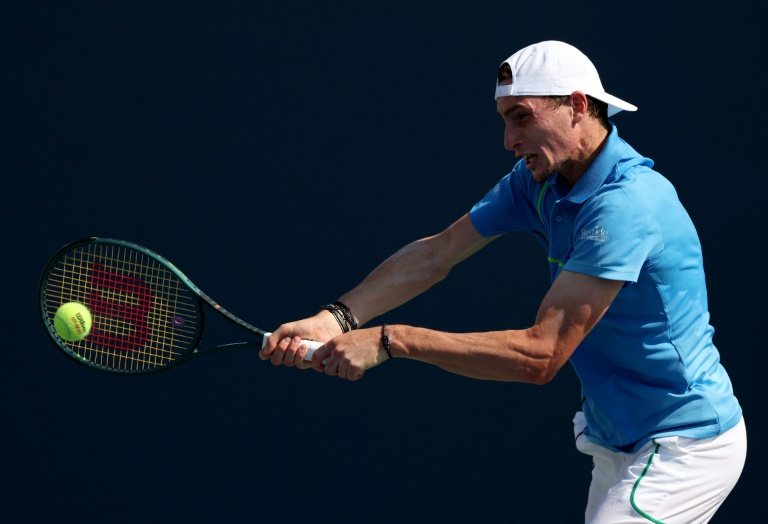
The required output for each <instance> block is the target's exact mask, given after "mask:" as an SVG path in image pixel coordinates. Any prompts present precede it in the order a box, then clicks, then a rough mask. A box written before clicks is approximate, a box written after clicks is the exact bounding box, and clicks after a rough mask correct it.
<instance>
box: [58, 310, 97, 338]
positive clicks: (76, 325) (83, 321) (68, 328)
mask: <svg viewBox="0 0 768 524" xmlns="http://www.w3.org/2000/svg"><path fill="white" fill-rule="evenodd" d="M92 323H93V319H92V318H91V312H90V311H88V308H87V307H85V306H84V305H82V304H81V303H80V302H67V303H66V304H62V305H61V306H60V307H59V309H57V310H56V315H55V316H54V317H53V327H54V329H56V333H58V334H59V336H60V337H61V338H63V339H64V340H68V341H70V342H74V341H76V340H82V339H84V338H85V337H87V336H88V333H90V332H91V324H92Z"/></svg>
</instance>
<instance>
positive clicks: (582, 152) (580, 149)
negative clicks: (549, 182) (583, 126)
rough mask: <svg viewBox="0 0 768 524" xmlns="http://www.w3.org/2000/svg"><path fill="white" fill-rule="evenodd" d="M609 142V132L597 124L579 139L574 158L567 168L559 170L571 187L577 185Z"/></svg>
mask: <svg viewBox="0 0 768 524" xmlns="http://www.w3.org/2000/svg"><path fill="white" fill-rule="evenodd" d="M607 141H608V130H607V129H605V128H604V127H603V126H601V125H599V124H598V123H597V122H595V125H594V126H590V128H589V129H587V130H586V132H585V133H584V134H583V135H582V136H581V137H580V138H579V142H578V144H577V146H576V151H575V153H574V156H573V157H572V158H571V160H570V162H568V165H567V166H563V169H561V170H559V172H560V174H561V175H562V176H563V177H564V178H565V179H566V180H567V181H568V184H570V186H571V187H573V186H575V185H576V182H578V181H579V180H580V179H581V177H582V176H583V175H584V173H586V172H587V169H589V166H591V165H592V162H594V161H595V159H596V158H597V155H599V154H600V151H602V150H603V147H604V146H605V143H606V142H607Z"/></svg>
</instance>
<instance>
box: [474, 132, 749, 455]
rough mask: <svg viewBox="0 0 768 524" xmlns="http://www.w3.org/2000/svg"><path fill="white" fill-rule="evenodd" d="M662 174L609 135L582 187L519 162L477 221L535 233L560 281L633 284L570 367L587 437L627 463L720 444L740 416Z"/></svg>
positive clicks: (683, 225) (695, 254)
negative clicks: (647, 453)
mask: <svg viewBox="0 0 768 524" xmlns="http://www.w3.org/2000/svg"><path fill="white" fill-rule="evenodd" d="M652 167H653V161H652V160H650V159H648V158H644V157H642V156H640V155H639V154H638V153H637V152H636V151H635V150H634V149H633V148H632V147H630V146H629V144H627V143H626V142H624V141H623V140H622V139H621V138H619V136H618V133H617V131H616V128H615V127H614V126H611V132H610V134H609V136H608V139H607V141H606V144H605V146H604V147H603V150H602V151H601V152H600V154H599V155H598V157H597V158H596V159H595V161H594V163H593V164H592V165H591V166H590V167H589V169H588V170H587V172H586V173H585V174H584V175H583V176H582V177H581V179H580V180H579V181H578V182H577V183H576V185H575V186H574V187H573V188H571V187H570V186H569V185H568V183H567V182H566V180H565V179H564V177H562V176H560V175H558V174H554V175H552V176H551V177H550V178H549V180H547V181H546V182H544V183H536V182H535V181H534V180H533V177H532V176H531V173H530V172H529V171H528V170H527V169H526V167H525V162H524V161H522V160H521V161H520V162H518V163H517V165H515V167H514V169H513V170H512V172H511V173H509V174H508V175H507V176H505V177H504V178H502V179H501V181H499V183H498V184H497V185H496V187H494V188H493V189H492V190H491V191H490V192H489V193H488V194H487V195H486V196H485V198H483V199H482V200H481V201H480V202H478V203H477V204H475V206H474V207H473V208H472V210H471V212H470V217H471V219H472V222H473V224H474V225H475V227H476V228H477V230H478V231H479V232H480V234H482V235H483V236H486V237H491V236H495V235H498V234H502V233H506V232H509V231H524V232H528V233H530V234H532V235H533V236H534V237H535V238H536V239H537V240H538V241H539V243H540V244H541V246H542V247H543V248H544V249H545V250H546V252H547V258H548V261H549V267H550V271H551V277H552V281H554V280H555V279H556V278H557V276H558V275H559V274H560V272H561V271H562V270H563V269H566V270H568V271H573V272H576V273H585V274H588V275H593V276H596V277H600V278H605V279H609V280H622V281H625V282H626V284H625V285H624V287H623V288H622V289H621V291H619V294H618V295H617V297H616V299H615V300H614V301H613V303H612V304H611V306H610V308H609V309H608V311H607V312H606V314H605V316H604V317H603V318H602V319H601V320H600V322H598V324H597V325H596V326H595V327H594V329H593V330H592V331H591V332H590V333H589V334H588V335H587V337H586V338H585V339H584V340H583V341H582V343H581V344H580V345H579V347H578V348H577V349H576V351H575V352H574V353H573V355H572V356H571V359H570V362H571V364H572V365H573V367H574V369H575V370H576V373H577V375H578V377H579V379H580V381H581V385H582V395H583V398H584V400H585V401H584V404H583V411H584V415H585V417H586V421H587V424H588V429H587V430H586V435H587V437H589V439H590V440H592V441H593V442H595V443H597V444H600V445H602V446H604V447H606V448H609V449H612V450H615V451H624V452H628V453H631V452H634V451H636V450H637V449H639V448H640V447H641V446H642V445H643V444H644V443H646V442H648V441H649V440H650V439H652V438H654V437H661V436H669V435H679V436H686V437H692V438H706V437H711V436H715V435H718V434H720V433H722V432H724V431H726V430H728V429H730V428H731V427H733V426H735V425H736V423H737V422H738V421H739V419H740V418H741V407H740V406H739V403H738V401H737V400H736V398H735V397H734V395H733V390H732V387H731V382H730V379H729V378H728V375H727V373H726V371H725V369H724V368H723V366H722V365H721V364H720V356H719V353H718V351H717V349H716V348H715V346H714V344H713V342H712V335H713V332H714V329H713V328H712V326H710V325H709V312H708V306H707V290H706V285H705V279H704V267H703V262H702V254H701V244H700V242H699V238H698V235H697V233H696V230H695V228H694V226H693V223H692V222H691V219H690V217H689V216H688V213H687V212H686V211H685V209H684V208H683V205H682V204H681V203H680V200H679V199H678V197H677V193H676V192H675V189H674V188H673V187H672V184H671V183H670V182H669V181H668V180H667V179H666V178H664V177H663V176H661V175H660V174H659V173H657V172H656V171H654V170H653V169H651V168H652Z"/></svg>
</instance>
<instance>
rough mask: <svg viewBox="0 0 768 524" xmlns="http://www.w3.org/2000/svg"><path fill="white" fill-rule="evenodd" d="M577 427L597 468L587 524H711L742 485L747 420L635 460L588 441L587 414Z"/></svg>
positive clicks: (656, 444)
mask: <svg viewBox="0 0 768 524" xmlns="http://www.w3.org/2000/svg"><path fill="white" fill-rule="evenodd" d="M573 426H574V435H575V436H576V448H577V449H578V450H579V451H581V452H582V453H585V454H587V455H590V456H592V459H593V462H594V467H593V469H592V484H591V485H590V487H589V499H588V502H587V510H586V512H585V514H584V517H585V518H584V521H585V522H586V523H587V524H608V523H610V524H638V523H644V524H648V523H649V522H655V523H664V524H677V523H680V524H697V523H704V522H708V521H709V519H711V518H712V516H713V515H714V514H715V511H717V509H718V508H719V507H720V505H721V504H722V503H723V501H724V500H725V497H727V496H728V494H729V493H730V492H731V490H732V489H733V487H734V486H735V485H736V481H737V480H738V479H739V476H740V475H741V470H742V469H743V468H744V461H745V459H746V455H747V433H746V428H745V426H744V419H743V418H742V419H741V421H740V422H739V423H738V424H737V425H736V426H735V427H734V428H732V429H730V430H728V431H726V432H725V433H723V434H722V435H718V436H716V437H711V438H704V439H694V438H686V437H662V438H656V439H653V440H652V441H651V442H649V443H648V444H647V445H645V446H643V447H642V448H641V449H640V451H637V452H636V453H632V454H628V453H618V452H614V451H610V450H608V449H605V448H604V447H602V446H598V445H597V444H594V443H592V442H591V441H590V440H589V439H587V437H586V436H584V434H583V431H584V428H585V427H586V422H585V421H584V414H583V413H582V412H578V413H576V417H575V418H574V419H573Z"/></svg>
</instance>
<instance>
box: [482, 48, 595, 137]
mask: <svg viewBox="0 0 768 524" xmlns="http://www.w3.org/2000/svg"><path fill="white" fill-rule="evenodd" d="M510 78H512V68H511V67H510V66H509V64H508V63H506V62H504V63H503V64H501V67H500V68H499V73H498V75H497V79H498V81H499V83H501V82H503V81H504V80H508V79H510ZM586 96H587V101H588V102H589V103H588V105H587V114H588V115H590V116H592V117H593V118H595V119H596V120H597V121H598V122H600V125H602V126H603V127H604V128H605V129H610V126H609V125H608V104H607V103H605V102H603V101H602V100H598V99H597V98H594V97H592V96H589V95H586ZM539 98H546V99H548V100H550V101H551V103H552V104H551V105H552V110H553V111H554V110H555V109H557V108H558V107H560V106H561V105H563V104H564V103H566V102H567V101H568V99H569V98H570V96H569V95H563V96H542V97H539Z"/></svg>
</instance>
